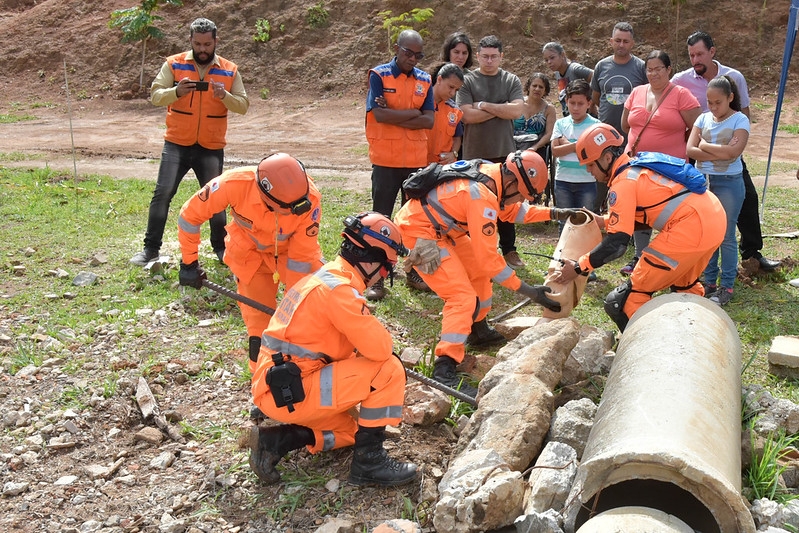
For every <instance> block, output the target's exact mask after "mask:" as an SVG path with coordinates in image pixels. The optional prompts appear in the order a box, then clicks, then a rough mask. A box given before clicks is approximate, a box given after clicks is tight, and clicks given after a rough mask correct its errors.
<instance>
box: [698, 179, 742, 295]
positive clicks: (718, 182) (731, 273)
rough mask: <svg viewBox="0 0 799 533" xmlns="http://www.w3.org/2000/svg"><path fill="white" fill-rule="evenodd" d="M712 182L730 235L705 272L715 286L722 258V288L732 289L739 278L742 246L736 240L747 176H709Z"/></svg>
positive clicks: (725, 238)
mask: <svg viewBox="0 0 799 533" xmlns="http://www.w3.org/2000/svg"><path fill="white" fill-rule="evenodd" d="M706 176H707V178H708V180H710V190H711V191H712V192H713V194H715V195H716V196H717V197H718V199H719V201H720V202H721V205H722V207H724V212H725V213H726V214H727V232H726V233H725V234H724V241H722V243H721V247H719V248H718V249H717V250H716V251H715V252H713V256H712V257H711V258H710V262H709V263H708V265H707V268H705V283H707V284H710V285H713V284H715V283H716V280H717V279H718V276H719V264H718V263H719V255H720V256H721V282H720V283H719V285H721V287H722V288H725V289H732V287H733V284H734V283H735V276H736V275H737V274H738V243H737V241H736V239H735V225H736V222H737V220H738V213H740V211H741V205H743V202H744V196H745V195H746V191H745V188H744V180H743V176H742V175H741V174H740V173H739V174H707V175H706Z"/></svg>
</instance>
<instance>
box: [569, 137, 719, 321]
mask: <svg viewBox="0 0 799 533" xmlns="http://www.w3.org/2000/svg"><path fill="white" fill-rule="evenodd" d="M624 144H626V143H625V141H624V137H622V136H621V134H620V133H619V132H617V131H616V130H615V129H614V128H613V126H610V125H609V124H604V123H603V124H596V125H594V126H591V128H589V129H587V130H585V131H584V132H583V133H582V135H580V138H579V139H578V140H577V145H576V150H577V159H578V160H579V161H580V164H581V165H585V167H586V170H588V172H590V173H591V174H592V175H593V176H594V178H596V180H597V181H601V182H603V183H607V185H608V187H609V192H608V213H607V215H605V217H604V218H600V217H597V219H596V220H597V222H598V223H599V224H600V226H604V227H605V229H606V231H607V235H606V236H605V238H604V239H603V240H602V242H601V243H599V244H598V245H597V246H596V248H594V249H593V250H591V251H590V252H589V253H587V254H585V255H583V256H582V257H580V258H577V259H566V260H565V263H564V265H563V267H562V269H561V270H560V281H562V282H563V283H568V282H569V281H571V280H573V279H574V278H575V277H577V276H579V275H583V276H587V275H588V274H589V272H591V271H592V270H594V269H595V268H599V267H600V266H602V265H604V264H606V263H609V262H610V261H613V260H614V259H618V258H619V257H621V256H623V255H624V252H625V251H626V250H627V244H628V243H629V241H630V238H631V237H632V234H633V230H634V229H635V227H636V226H637V225H639V224H643V225H644V226H649V227H651V228H653V229H656V230H658V232H659V233H658V234H657V237H655V238H654V239H652V242H650V243H649V246H647V247H646V248H645V249H644V250H643V253H642V254H641V259H640V260H639V261H638V262H637V263H636V264H635V267H634V268H633V272H632V274H631V275H630V278H629V279H628V280H627V281H625V282H624V283H622V284H621V285H620V286H618V287H616V288H615V289H614V290H613V291H611V292H610V294H608V295H607V297H606V298H605V312H607V313H608V315H609V316H610V318H611V319H613V321H614V322H615V323H616V325H617V326H618V327H619V330H621V331H622V332H623V331H624V328H625V327H627V322H628V321H629V319H630V318H631V317H632V316H633V314H634V313H635V312H636V311H637V310H638V308H639V307H641V306H642V305H644V304H645V303H646V302H648V301H649V300H650V299H652V294H654V293H655V292H657V291H660V290H663V289H668V288H671V289H672V290H673V291H676V292H690V293H693V294H698V295H699V296H703V295H704V293H705V291H704V289H703V288H702V284H701V283H700V282H699V276H700V275H701V274H702V272H703V271H704V270H705V267H706V266H707V263H708V261H709V260H710V257H711V256H712V255H713V252H714V251H715V250H716V248H718V247H719V245H720V244H721V241H722V240H723V239H724V233H725V231H726V228H727V219H726V216H725V215H724V208H723V207H722V206H721V202H719V200H718V198H716V196H715V195H714V194H713V193H712V192H710V191H709V190H707V191H705V192H704V193H701V194H699V193H695V192H691V191H689V190H688V189H687V188H686V187H685V186H683V185H682V184H680V183H678V182H676V181H674V180H672V179H669V178H667V177H665V176H663V175H661V174H658V173H657V172H655V171H653V170H649V169H646V168H643V167H640V166H630V165H629V164H628V163H629V162H630V157H629V156H628V155H626V154H624V153H623V152H624V148H623V146H624Z"/></svg>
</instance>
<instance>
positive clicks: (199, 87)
mask: <svg viewBox="0 0 799 533" xmlns="http://www.w3.org/2000/svg"><path fill="white" fill-rule="evenodd" d="M194 90H195V91H207V90H208V82H207V81H195V82H194Z"/></svg>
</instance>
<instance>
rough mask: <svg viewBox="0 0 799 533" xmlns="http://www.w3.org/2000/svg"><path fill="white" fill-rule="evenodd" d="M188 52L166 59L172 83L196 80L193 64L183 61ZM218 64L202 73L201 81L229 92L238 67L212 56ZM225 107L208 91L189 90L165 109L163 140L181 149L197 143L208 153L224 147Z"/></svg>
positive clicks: (195, 70) (197, 78)
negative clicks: (216, 83) (170, 71)
mask: <svg viewBox="0 0 799 533" xmlns="http://www.w3.org/2000/svg"><path fill="white" fill-rule="evenodd" d="M188 54H189V52H183V53H180V54H176V55H173V56H170V57H168V58H167V59H166V61H167V63H168V64H169V68H171V69H172V75H173V76H174V78H175V82H178V81H180V80H182V79H183V78H190V79H192V80H195V81H199V79H200V75H199V73H198V72H197V65H196V64H195V63H194V61H189V60H187V56H188ZM216 57H217V59H218V60H219V64H218V65H216V64H212V65H211V66H210V67H209V69H208V72H206V73H205V78H204V79H203V81H217V82H221V83H223V84H224V85H225V90H227V91H228V92H230V90H231V89H232V88H233V80H234V79H235V78H236V73H237V71H238V67H237V66H236V64H235V63H233V62H232V61H228V60H227V59H224V58H222V57H220V56H216ZM227 111H228V110H227V107H225V104H224V103H222V100H220V99H219V98H214V97H213V92H212V90H211V88H210V87H209V88H208V91H192V92H190V93H188V94H186V95H184V96H181V97H180V98H178V99H177V101H175V102H173V103H172V104H171V105H169V106H168V107H167V108H166V135H164V138H165V139H166V140H167V141H169V142H171V143H175V144H179V145H181V146H192V145H194V144H199V145H200V146H202V147H203V148H207V149H209V150H219V149H221V148H224V147H225V144H226V140H225V135H226V134H227Z"/></svg>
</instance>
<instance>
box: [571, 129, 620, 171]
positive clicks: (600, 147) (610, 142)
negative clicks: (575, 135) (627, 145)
mask: <svg viewBox="0 0 799 533" xmlns="http://www.w3.org/2000/svg"><path fill="white" fill-rule="evenodd" d="M622 144H624V137H622V136H621V135H620V134H619V132H618V131H616V129H615V128H614V127H613V126H611V125H609V124H604V123H602V124H594V125H593V126H591V127H590V128H588V129H587V130H585V131H584V132H583V133H582V135H580V138H579V139H577V145H576V146H575V149H576V151H577V160H578V161H579V162H580V164H581V165H587V164H589V163H593V162H594V161H596V160H597V159H599V158H600V157H602V154H603V153H604V152H605V150H606V149H608V148H612V147H614V146H621V145H622Z"/></svg>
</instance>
